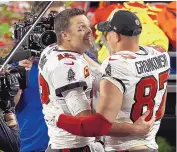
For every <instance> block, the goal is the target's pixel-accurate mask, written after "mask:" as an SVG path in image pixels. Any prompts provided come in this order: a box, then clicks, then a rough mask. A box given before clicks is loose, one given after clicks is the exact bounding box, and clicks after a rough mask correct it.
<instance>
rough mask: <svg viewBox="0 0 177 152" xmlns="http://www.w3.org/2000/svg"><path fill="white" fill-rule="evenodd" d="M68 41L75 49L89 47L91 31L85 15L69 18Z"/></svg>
mask: <svg viewBox="0 0 177 152" xmlns="http://www.w3.org/2000/svg"><path fill="white" fill-rule="evenodd" d="M68 32H69V42H70V44H71V46H72V47H73V48H75V49H77V48H78V49H83V50H84V51H86V49H88V48H90V47H91V44H92V43H91V38H92V31H91V28H90V22H89V20H88V19H87V17H86V16H85V15H78V16H75V17H73V18H71V19H70V27H69V30H68Z"/></svg>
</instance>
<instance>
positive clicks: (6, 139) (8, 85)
mask: <svg viewBox="0 0 177 152" xmlns="http://www.w3.org/2000/svg"><path fill="white" fill-rule="evenodd" d="M19 89H20V84H19V80H18V78H17V77H16V75H14V74H11V73H9V72H7V71H6V72H1V73H0V150H3V151H4V152H19V151H20V135H19V127H18V122H17V120H16V116H15V101H14V99H18V98H19V97H18V96H20V91H19ZM15 97H16V98H15ZM16 102H18V101H16Z"/></svg>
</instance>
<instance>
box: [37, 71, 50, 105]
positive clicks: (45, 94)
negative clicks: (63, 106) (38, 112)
mask: <svg viewBox="0 0 177 152" xmlns="http://www.w3.org/2000/svg"><path fill="white" fill-rule="evenodd" d="M39 83H40V87H41V101H42V104H48V103H49V101H50V100H49V94H50V92H49V86H48V84H47V82H46V80H45V79H44V77H43V76H42V75H41V74H40V76H39Z"/></svg>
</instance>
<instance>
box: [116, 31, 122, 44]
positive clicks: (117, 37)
mask: <svg viewBox="0 0 177 152" xmlns="http://www.w3.org/2000/svg"><path fill="white" fill-rule="evenodd" d="M115 34H116V41H117V42H120V40H121V37H120V34H118V33H115Z"/></svg>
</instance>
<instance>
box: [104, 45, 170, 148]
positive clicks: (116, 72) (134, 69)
mask: <svg viewBox="0 0 177 152" xmlns="http://www.w3.org/2000/svg"><path fill="white" fill-rule="evenodd" d="M161 51H162V50H160V49H159V48H158V47H157V46H154V47H140V51H139V52H136V53H134V52H130V51H120V52H117V53H115V54H114V55H112V56H111V57H109V58H108V59H107V60H106V61H105V62H104V63H103V64H102V72H103V73H104V76H103V79H108V80H109V81H111V82H112V83H113V84H115V85H116V86H117V87H118V88H119V89H120V90H121V92H122V93H123V103H122V106H121V110H120V112H119V113H118V115H117V119H116V122H127V123H133V122H135V121H136V120H137V119H138V118H139V116H141V115H142V114H143V113H144V112H145V111H147V110H150V111H151V113H150V114H149V116H148V117H147V120H150V118H151V117H152V116H153V115H156V118H157V120H156V121H155V123H154V126H153V130H152V131H151V133H150V134H149V136H148V137H147V138H146V137H138V136H137V137H110V136H106V138H105V141H106V143H105V144H106V148H105V150H106V151H111V150H126V149H129V148H131V147H135V146H141V145H146V146H147V147H150V148H152V149H158V145H157V144H156V142H155V136H156V133H157V131H158V130H159V127H160V122H161V118H162V113H161V112H162V105H163V102H164V101H163V96H164V93H165V91H166V88H167V79H168V75H169V69H170V59H169V55H168V53H166V52H161ZM110 91H111V90H110ZM117 102H119V101H117Z"/></svg>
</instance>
